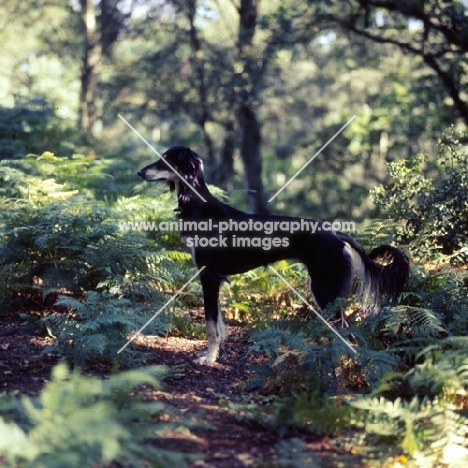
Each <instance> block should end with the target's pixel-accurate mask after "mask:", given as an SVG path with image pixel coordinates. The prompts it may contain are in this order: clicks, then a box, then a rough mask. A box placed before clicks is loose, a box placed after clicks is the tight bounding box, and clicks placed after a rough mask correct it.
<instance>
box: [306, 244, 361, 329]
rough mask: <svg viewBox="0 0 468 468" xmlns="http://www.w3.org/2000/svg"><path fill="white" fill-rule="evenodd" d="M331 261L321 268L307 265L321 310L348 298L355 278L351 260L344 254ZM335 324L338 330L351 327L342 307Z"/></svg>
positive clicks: (313, 293) (313, 291)
mask: <svg viewBox="0 0 468 468" xmlns="http://www.w3.org/2000/svg"><path fill="white" fill-rule="evenodd" d="M331 260H332V261H331V262H324V263H322V264H321V265H320V266H318V265H316V264H313V263H308V264H307V270H308V272H309V276H310V289H311V291H312V295H313V296H314V299H315V302H316V303H317V305H318V306H319V307H320V309H321V310H323V309H325V308H326V307H327V306H328V305H330V304H333V303H334V302H335V301H336V300H337V299H345V298H347V297H348V296H349V294H350V293H351V286H352V278H353V267H352V263H351V260H350V259H349V257H348V256H347V255H346V254H344V252H343V253H340V254H338V255H335V256H334V258H332V259H331ZM334 323H335V325H336V327H337V328H338V329H340V328H348V327H349V324H348V322H347V321H346V316H345V313H344V310H343V308H342V307H340V308H339V310H337V312H336V321H335V322H334Z"/></svg>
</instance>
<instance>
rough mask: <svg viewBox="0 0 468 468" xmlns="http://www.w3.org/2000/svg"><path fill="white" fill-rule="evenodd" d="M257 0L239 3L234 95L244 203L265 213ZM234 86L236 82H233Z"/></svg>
mask: <svg viewBox="0 0 468 468" xmlns="http://www.w3.org/2000/svg"><path fill="white" fill-rule="evenodd" d="M258 3H259V1H258V0H241V2H240V7H239V9H238V12H239V18H240V22H239V34H238V41H237V60H238V62H239V65H240V68H241V69H242V72H241V73H240V74H238V75H237V77H236V78H237V80H236V81H238V82H239V89H240V92H239V93H238V95H237V111H236V114H237V115H236V117H237V122H238V125H239V136H240V152H241V158H242V162H243V163H244V169H245V183H246V188H247V204H248V208H249V211H251V212H253V213H268V212H269V209H268V204H267V202H266V200H265V192H264V188H263V181H262V156H261V145H262V139H261V126H260V123H259V121H258V118H257V116H256V113H255V110H254V109H255V104H257V105H258V103H256V89H255V84H256V83H257V81H258V79H257V78H258V76H259V75H260V74H261V73H262V69H261V65H258V62H257V59H256V57H254V56H253V55H254V54H252V44H253V37H254V34H255V28H256V24H257V14H258ZM235 85H237V83H235Z"/></svg>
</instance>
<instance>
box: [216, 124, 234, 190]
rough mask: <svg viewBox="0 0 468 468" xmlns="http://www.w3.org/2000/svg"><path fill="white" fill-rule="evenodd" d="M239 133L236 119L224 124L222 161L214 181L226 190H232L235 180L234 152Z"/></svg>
mask: <svg viewBox="0 0 468 468" xmlns="http://www.w3.org/2000/svg"><path fill="white" fill-rule="evenodd" d="M236 143H237V132H236V126H235V122H234V119H233V120H228V121H227V122H226V123H225V124H224V140H223V147H222V149H221V160H220V163H219V167H218V170H217V171H216V173H217V177H216V178H215V179H214V180H215V183H216V184H218V185H219V186H220V187H221V188H223V189H224V190H232V187H233V178H234V152H235V150H236Z"/></svg>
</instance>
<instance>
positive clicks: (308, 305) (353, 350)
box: [268, 265, 357, 354]
mask: <svg viewBox="0 0 468 468" xmlns="http://www.w3.org/2000/svg"><path fill="white" fill-rule="evenodd" d="M268 266H269V268H270V269H271V270H273V271H274V272H275V274H276V275H277V276H278V277H279V278H281V279H282V280H283V281H284V283H285V284H286V286H288V288H289V289H291V291H293V292H295V293H296V294H297V296H298V297H299V299H300V300H301V301H302V302H303V303H304V304H305V305H306V306H307V307H309V308H310V309H311V310H312V312H313V313H314V314H315V315H316V316H317V317H318V318H319V319H320V320H321V321H322V322H323V323H324V324H325V325H326V326H327V327H328V328H329V329H330V330H331V331H332V332H333V333H334V334H335V335H336V336H337V337H338V338H339V339H340V340H341V341H342V342H343V343H344V344H345V345H346V346H347V347H348V348H349V349H350V350H351V351H352V352H353V353H356V354H357V351H356V350H355V349H354V348H353V347H352V346H351V345H350V344H349V343H348V342H347V341H346V340H345V339H344V338H343V337H342V336H341V335H340V334H339V333H338V332H337V331H336V330H335V329H334V328H333V327H332V326H331V325H330V324H329V323H328V322H327V321H326V320H325V319H324V318H323V317H322V316H321V315H320V314H319V313H318V312H317V311H316V310H315V309H314V308H313V307H312V306H311V305H310V304H309V303H308V302H307V301H306V300H305V299H304V297H303V296H302V295H301V294H300V293H299V292H298V291H297V290H296V289H295V288H294V286H292V285H291V284H290V283H289V282H288V281H287V280H286V278H283V277H282V276H281V275H280V274H279V273H278V272H277V271H276V270H275V269H274V268H273V267H272V266H271V265H268Z"/></svg>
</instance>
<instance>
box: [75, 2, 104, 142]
mask: <svg viewBox="0 0 468 468" xmlns="http://www.w3.org/2000/svg"><path fill="white" fill-rule="evenodd" d="M81 13H82V19H83V24H84V33H85V34H84V36H85V44H84V55H83V63H82V69H81V95H80V115H79V119H80V122H79V124H80V128H81V130H82V132H83V133H84V135H85V137H86V140H87V141H88V142H89V141H91V140H92V138H93V128H94V124H95V123H96V119H97V114H96V98H97V90H98V85H99V75H100V71H101V60H102V46H101V34H100V31H99V28H98V25H97V17H96V9H95V6H94V3H93V0H81Z"/></svg>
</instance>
